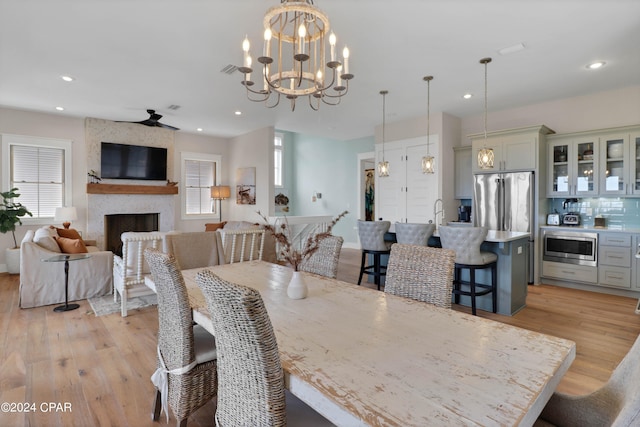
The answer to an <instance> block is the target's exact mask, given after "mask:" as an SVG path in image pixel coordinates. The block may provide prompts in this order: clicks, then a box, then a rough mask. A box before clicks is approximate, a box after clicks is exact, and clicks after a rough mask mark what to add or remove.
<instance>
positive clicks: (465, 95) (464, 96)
mask: <svg viewBox="0 0 640 427" xmlns="http://www.w3.org/2000/svg"><path fill="white" fill-rule="evenodd" d="M472 96H473V95H471V94H470V93H465V94H464V95H462V97H463V98H464V99H469V98H471V97H472Z"/></svg>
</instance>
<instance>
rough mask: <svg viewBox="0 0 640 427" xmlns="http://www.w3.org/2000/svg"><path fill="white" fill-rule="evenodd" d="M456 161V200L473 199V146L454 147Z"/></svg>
mask: <svg viewBox="0 0 640 427" xmlns="http://www.w3.org/2000/svg"><path fill="white" fill-rule="evenodd" d="M453 152H454V159H455V160H454V161H455V183H454V184H455V187H454V188H455V189H454V198H455V199H457V200H462V199H472V198H473V173H472V172H471V161H472V159H471V146H470V145H467V146H466V147H453Z"/></svg>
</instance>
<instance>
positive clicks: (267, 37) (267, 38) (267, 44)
mask: <svg viewBox="0 0 640 427" xmlns="http://www.w3.org/2000/svg"><path fill="white" fill-rule="evenodd" d="M262 54H263V55H264V56H271V29H270V28H267V29H266V30H264V49H263V51H262Z"/></svg>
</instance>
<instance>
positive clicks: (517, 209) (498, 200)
mask: <svg viewBox="0 0 640 427" xmlns="http://www.w3.org/2000/svg"><path fill="white" fill-rule="evenodd" d="M473 178H474V185H473V197H474V199H473V210H472V213H473V217H474V220H473V222H474V224H475V225H476V226H480V227H487V228H489V229H490V230H506V231H522V232H526V233H529V263H528V268H527V274H528V281H529V283H530V284H531V283H533V276H534V272H533V266H534V242H533V238H534V233H533V230H532V229H533V224H534V212H535V211H534V207H535V205H534V203H535V195H534V190H535V185H534V182H535V181H534V180H535V176H534V173H533V172H505V173H492V174H477V175H474V177H473Z"/></svg>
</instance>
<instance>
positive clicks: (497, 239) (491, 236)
mask: <svg viewBox="0 0 640 427" xmlns="http://www.w3.org/2000/svg"><path fill="white" fill-rule="evenodd" d="M454 227H455V226H454ZM433 236H434V237H440V234H439V233H438V230H437V229H436V231H435V233H433ZM528 237H529V233H525V232H523V231H499V230H489V231H488V232H487V237H486V238H485V239H484V241H485V242H491V243H506V242H513V241H514V240H520V239H525V238H528Z"/></svg>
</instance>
